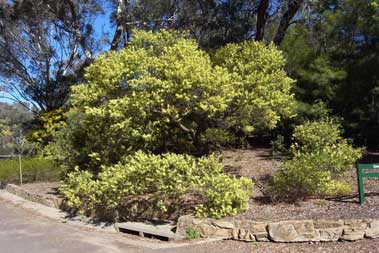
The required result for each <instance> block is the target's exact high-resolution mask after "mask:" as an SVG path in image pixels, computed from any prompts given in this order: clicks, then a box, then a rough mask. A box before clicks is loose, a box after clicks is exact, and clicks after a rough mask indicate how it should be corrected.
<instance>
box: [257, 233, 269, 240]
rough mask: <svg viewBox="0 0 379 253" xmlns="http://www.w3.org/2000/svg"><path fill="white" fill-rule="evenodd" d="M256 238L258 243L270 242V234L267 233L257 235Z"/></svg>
mask: <svg viewBox="0 0 379 253" xmlns="http://www.w3.org/2000/svg"><path fill="white" fill-rule="evenodd" d="M254 236H255V240H257V241H258V242H269V241H270V240H269V239H268V233H267V232H264V233H255V234H254Z"/></svg>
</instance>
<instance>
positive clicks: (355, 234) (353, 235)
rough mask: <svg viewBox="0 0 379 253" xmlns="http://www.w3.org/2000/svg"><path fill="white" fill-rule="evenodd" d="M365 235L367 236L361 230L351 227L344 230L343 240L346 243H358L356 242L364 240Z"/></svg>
mask: <svg viewBox="0 0 379 253" xmlns="http://www.w3.org/2000/svg"><path fill="white" fill-rule="evenodd" d="M364 235H365V231H364V230H359V229H355V228H351V227H349V228H345V229H344V230H343V234H342V236H341V239H342V240H344V241H356V240H360V239H363V236H364Z"/></svg>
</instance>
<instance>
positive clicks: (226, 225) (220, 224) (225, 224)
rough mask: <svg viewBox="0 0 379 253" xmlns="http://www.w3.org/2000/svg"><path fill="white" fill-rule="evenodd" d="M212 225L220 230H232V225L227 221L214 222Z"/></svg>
mask: <svg viewBox="0 0 379 253" xmlns="http://www.w3.org/2000/svg"><path fill="white" fill-rule="evenodd" d="M212 224H213V225H215V226H217V227H220V228H228V229H234V224H233V223H231V222H229V221H223V220H214V221H213V222H212Z"/></svg>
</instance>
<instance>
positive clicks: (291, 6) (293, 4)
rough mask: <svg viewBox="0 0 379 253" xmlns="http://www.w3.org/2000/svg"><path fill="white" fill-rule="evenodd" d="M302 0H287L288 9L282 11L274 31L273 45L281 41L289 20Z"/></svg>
mask: <svg viewBox="0 0 379 253" xmlns="http://www.w3.org/2000/svg"><path fill="white" fill-rule="evenodd" d="M303 2H304V0H288V9H287V11H286V12H285V13H284V15H283V17H282V20H281V21H280V24H279V27H278V31H277V32H276V35H275V38H274V43H275V45H277V46H279V45H280V43H282V41H283V38H284V35H285V33H286V31H287V29H288V27H289V26H290V22H291V20H292V19H293V17H294V16H295V15H296V13H297V11H298V10H299V8H300V6H301V5H302V3H303Z"/></svg>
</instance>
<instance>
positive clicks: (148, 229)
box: [115, 222, 183, 241]
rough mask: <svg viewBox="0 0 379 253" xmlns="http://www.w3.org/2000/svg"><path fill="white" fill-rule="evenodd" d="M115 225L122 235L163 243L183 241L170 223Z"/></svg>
mask: <svg viewBox="0 0 379 253" xmlns="http://www.w3.org/2000/svg"><path fill="white" fill-rule="evenodd" d="M115 225H116V228H117V230H118V231H119V232H121V233H127V234H132V235H139V236H143V237H147V238H155V239H158V240H162V241H171V240H180V239H183V238H182V237H181V236H178V235H177V234H176V233H175V232H174V231H175V229H176V226H175V225H173V224H170V223H164V224H152V223H142V222H122V223H116V224H115Z"/></svg>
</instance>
